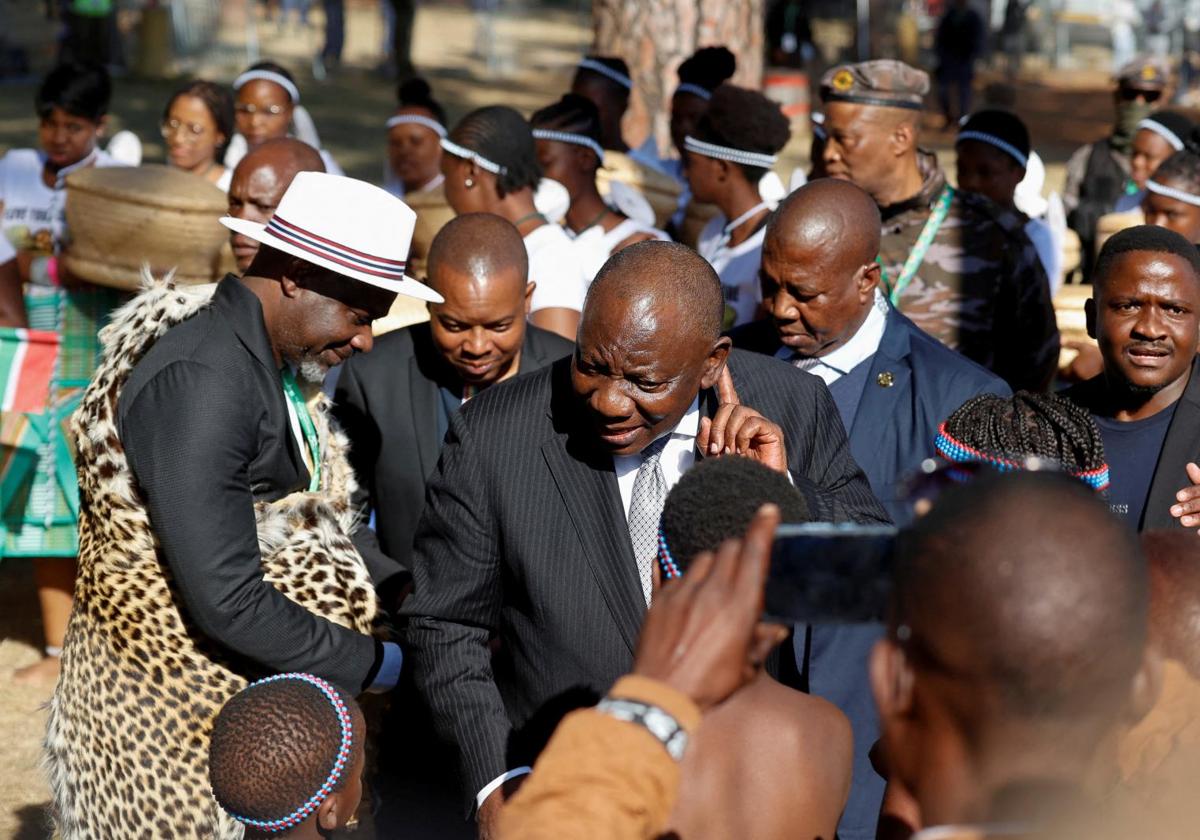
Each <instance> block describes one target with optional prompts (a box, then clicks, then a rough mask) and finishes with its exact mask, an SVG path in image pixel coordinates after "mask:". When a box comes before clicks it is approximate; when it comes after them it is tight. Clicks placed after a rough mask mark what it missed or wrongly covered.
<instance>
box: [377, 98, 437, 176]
mask: <svg viewBox="0 0 1200 840" xmlns="http://www.w3.org/2000/svg"><path fill="white" fill-rule="evenodd" d="M399 99H400V107H399V108H397V109H396V113H395V114H393V115H392V116H391V117H390V118H389V119H388V121H387V140H388V152H387V154H388V173H387V179H386V181H385V182H384V188H385V189H386V190H387V191H388V192H390V193H391V194H392V195H394V196H396V197H397V198H404V197H405V196H406V195H412V194H414V193H422V192H430V191H431V190H435V189H437V188H438V187H440V186H441V184H442V181H443V180H444V176H443V175H442V138H443V137H445V136H446V112H445V111H444V110H442V106H441V105H439V104H438V103H437V101H436V100H434V98H433V91H432V90H430V88H429V83H428V82H426V81H425V80H424V79H421V78H413V79H409V80H408V81H406V82H403V83H402V84H401V85H400V91H399Z"/></svg>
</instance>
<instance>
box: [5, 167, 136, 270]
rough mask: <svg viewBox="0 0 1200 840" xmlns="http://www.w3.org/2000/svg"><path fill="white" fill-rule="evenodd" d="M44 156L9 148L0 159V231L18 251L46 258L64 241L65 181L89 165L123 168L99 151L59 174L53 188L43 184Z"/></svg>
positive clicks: (65, 228) (65, 230) (65, 216)
mask: <svg viewBox="0 0 1200 840" xmlns="http://www.w3.org/2000/svg"><path fill="white" fill-rule="evenodd" d="M45 163H46V155H45V153H44V152H42V151H40V150H39V149H12V150H11V151H9V152H8V153H7V154H5V155H4V157H2V158H0V204H2V205H3V207H4V212H3V216H2V217H0V230H2V231H3V233H4V237H5V238H6V239H7V240H8V242H9V244H11V245H12V246H13V247H14V248H15V249H17V250H18V251H22V250H24V251H32V252H34V253H39V254H43V255H46V256H49V255H51V254H56V253H58V251H59V250H61V248H62V246H63V244H64V243H65V241H66V232H67V190H66V178H67V176H68V175H70V174H71V173H72V172H75V171H76V170H79V169H83V168H85V167H88V166H122V165H123V164H121V163H118V162H117V161H116V160H114V159H113V158H112V157H110V156H109V155H108V154H106V153H105V152H102V151H100V150H99V149H97V150H95V151H93V152H92V153H91V154H90V155H88V156H87V157H86V158H84V159H83V160H81V161H79V162H78V163H75V164H72V165H71V166H67V167H64V168H63V169H61V170H59V172H58V179H57V183H56V184H55V185H54V187H53V188H51V187H47V186H46V184H45V182H44V181H42V170H43V168H44V166H45Z"/></svg>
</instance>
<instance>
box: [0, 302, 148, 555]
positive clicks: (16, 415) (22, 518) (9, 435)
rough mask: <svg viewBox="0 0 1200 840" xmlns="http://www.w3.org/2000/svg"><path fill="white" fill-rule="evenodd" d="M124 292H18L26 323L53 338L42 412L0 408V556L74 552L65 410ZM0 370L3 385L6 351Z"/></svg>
mask: <svg viewBox="0 0 1200 840" xmlns="http://www.w3.org/2000/svg"><path fill="white" fill-rule="evenodd" d="M123 298H124V295H122V293H120V292H118V291H115V290H113V289H105V288H101V287H98V286H90V285H89V286H84V287H82V288H73V289H61V288H52V287H46V286H33V287H30V288H28V290H27V292H26V294H25V309H26V312H27V313H28V316H29V318H28V320H29V329H30V330H43V331H47V332H53V333H55V334H57V335H58V337H59V347H58V354H57V356H56V358H55V360H54V365H53V371H52V373H51V374H50V380H49V392H48V398H47V399H46V405H45V410H44V411H42V412H36V411H27V412H17V411H10V412H4V413H3V414H0V558H3V557H74V556H76V555H77V554H78V553H79V532H78V528H77V522H78V518H79V484H78V481H77V479H76V476H75V442H74V440H73V439H72V437H71V434H70V422H71V415H72V414H73V413H74V412H75V409H76V408H77V407H78V405H79V402H80V400H81V399H82V397H83V392H84V389H85V388H87V385H88V382H89V381H90V380H91V378H92V374H93V373H94V372H95V370H96V365H97V363H98V362H99V360H100V335H99V333H100V330H101V329H102V328H103V327H104V325H105V324H107V323H108V317H109V315H110V313H111V312H112V311H113V309H115V308H116V307H117V306H118V305H119V304H120V303H121V302H122V300H123ZM7 355H8V356H9V364H8V365H6V366H5V367H6V369H5V370H0V375H3V376H4V378H5V379H6V380H7V382H6V384H7V386H8V388H9V390H10V391H11V389H12V388H15V387H16V385H17V384H18V383H17V379H18V378H19V377H18V372H17V371H15V370H13V366H12V356H13V354H11V353H10V354H7Z"/></svg>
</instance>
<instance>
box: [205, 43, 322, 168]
mask: <svg viewBox="0 0 1200 840" xmlns="http://www.w3.org/2000/svg"><path fill="white" fill-rule="evenodd" d="M233 90H234V121H235V122H236V124H237V129H238V134H237V135H236V136H235V137H234V139H233V142H232V143H230V146H229V150H228V151H227V152H226V153H225V166H227V167H228V168H229V169H233V168H235V167H236V166H237V165H238V162H239V161H241V159H242V158H243V157H245V155H246V152H248V151H250V150H251V149H254V148H257V147H258V146H261V145H262V144H263V143H265V142H267V141H268V140H274V139H276V138H279V137H287V136H289V134H288V132H289V129H291V128H295V136H296V139H298V140H301V141H303V142H305V143H307V144H308V145H310V146H312V147H313V148H314V149H316V150H317V151H318V152H320V153H321V159H322V160H323V161H324V162H325V171H326V172H328V173H330V174H331V175H342V174H344V173H343V172H342V168H341V167H340V166H338V164H337V161H335V160H334V159H333V156H332V155H330V154H329V152H327V151H325V150H324V149H322V148H321V138H320V136H319V135H318V134H317V127H316V125H315V124H314V123H313V121H312V117H311V116H310V115H309V113H308V110H307V109H306V108H305V107H304V106H303V105H301V104H300V89H299V88H298V87H296V80H295V79H294V78H292V74H291V73H289V72H288V71H287V69H286V68H284V67H282V66H280V65H278V64H276V63H275V62H273V61H260V62H259V63H258V64H255V65H252V66H251V67H250V69H249V70H247V71H246V72H245V73H243V74H242V75H240V76H238V77H237V78H236V79H234V80H233Z"/></svg>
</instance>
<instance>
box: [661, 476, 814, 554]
mask: <svg viewBox="0 0 1200 840" xmlns="http://www.w3.org/2000/svg"><path fill="white" fill-rule="evenodd" d="M767 503H771V504H775V505H778V506H779V511H780V514H781V515H782V518H783V521H784V522H792V523H795V522H808V521H810V520H811V519H812V518H813V517H812V514H811V513H810V511H811V510H813V509H814V507H815V505H814V504H810V503H809V501H808V500H807V499H806V498H805V497H804V495H802V493H801V491H800V489H798V488H797V487H794V486H792V483H791V482H790V481H788V478H787V476H786V475H784V474H783V473H780V472H776V471H775V470H773V469H771V468H770V467H766V466H763V465H762V464H760V463H759V462H758V461H753V460H751V459H749V458H743V457H741V456H738V455H725V456H722V457H720V458H706V459H704V460H703V461H701V462H700V463H698V464H696V466H694V467H692V469H690V470H688V471H687V472H686V473H684V475H683V477H682V478H681V479H679V482H678V483H677V484H676V485H675V486H674V487H673V488H671V492H670V493H669V494H668V495H667V500H666V502H665V503H664V504H663V512H662V524H661V526H660V527H661V535H662V539H661V544H663V545H666V546H667V547H668V550H669V553H670V555H671V557H672V558H673V560H674V562H675V564H676V565H677V566H678V568H679V570H680V571H681V572H682V571H686V570H687V567H688V565H689V564H690V563H691V561H692V558H694V557H695V556H696V555H697V554H700V553H701V552H703V551H715V550H716V548H717V547H718V546H719V545H720V544H721V543H722V542H724V541H725V540H727V539H731V538H735V537H741V536H742V535H743V534H745V533H746V528H747V527H748V526H749V525H750V520H752V519H753V518H754V514H755V513H757V512H758V509H759V508H760V507H762V506H763V505H765V504H767ZM661 553H662V552H661V551H660V555H661Z"/></svg>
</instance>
